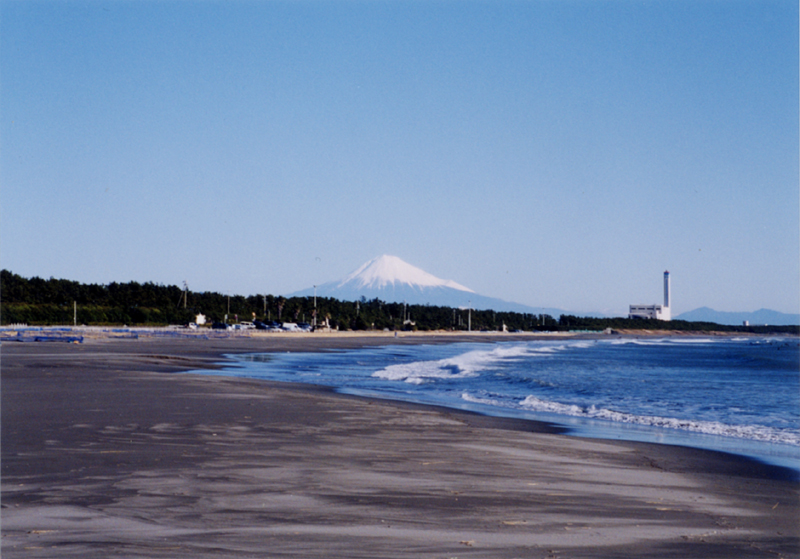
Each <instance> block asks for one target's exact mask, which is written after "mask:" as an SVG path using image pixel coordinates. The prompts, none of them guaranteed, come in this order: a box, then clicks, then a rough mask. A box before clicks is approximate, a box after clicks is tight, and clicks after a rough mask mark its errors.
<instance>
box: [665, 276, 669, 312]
mask: <svg viewBox="0 0 800 559" xmlns="http://www.w3.org/2000/svg"><path fill="white" fill-rule="evenodd" d="M664 306H665V307H666V308H669V271H666V272H664Z"/></svg>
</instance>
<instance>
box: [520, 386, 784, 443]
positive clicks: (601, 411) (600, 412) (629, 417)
mask: <svg viewBox="0 0 800 559" xmlns="http://www.w3.org/2000/svg"><path fill="white" fill-rule="evenodd" d="M520 406H521V407H522V408H524V409H529V410H533V411H541V412H548V413H556V414H561V415H570V416H575V417H586V418H590V419H605V420H608V421H616V422H619V423H633V424H637V425H646V426H650V427H664V428H667V429H679V430H683V431H692V432H695V433H705V434H707V435H720V436H724V437H737V438H741V439H750V440H756V441H764V442H769V443H779V444H791V445H795V446H800V433H798V432H796V431H794V430H792V431H789V430H780V429H774V428H771V427H765V426H763V425H728V424H725V423H720V422H717V421H700V420H688V419H677V418H674V417H659V416H652V415H635V414H630V413H622V412H617V411H613V410H609V409H605V408H598V407H595V406H589V407H581V406H577V405H574V404H562V403H559V402H553V401H549V400H542V399H540V398H537V397H536V396H528V397H526V398H525V399H524V400H522V401H521V402H520Z"/></svg>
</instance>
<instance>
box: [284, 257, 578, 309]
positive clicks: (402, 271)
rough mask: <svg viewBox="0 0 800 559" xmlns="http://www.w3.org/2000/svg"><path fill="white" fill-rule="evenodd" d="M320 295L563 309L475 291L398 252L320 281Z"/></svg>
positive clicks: (301, 294) (481, 306)
mask: <svg viewBox="0 0 800 559" xmlns="http://www.w3.org/2000/svg"><path fill="white" fill-rule="evenodd" d="M316 294H317V296H318V297H331V298H334V299H339V300H341V301H356V300H359V299H361V298H362V297H364V298H366V299H367V300H371V299H379V300H381V301H385V302H387V303H403V302H405V303H408V304H411V305H433V306H438V307H454V308H459V307H460V308H467V307H470V308H473V309H476V310H494V311H501V312H519V313H531V314H549V315H551V316H554V317H558V316H559V315H561V314H564V311H562V310H561V309H551V308H545V307H529V306H527V305H521V304H519V303H512V302H509V301H504V300H502V299H496V298H494V297H486V296H484V295H479V294H477V293H475V292H474V291H473V290H471V289H470V288H468V287H465V286H463V285H461V284H459V283H456V282H454V281H452V280H444V279H440V278H437V277H436V276H434V275H432V274H429V273H428V272H426V271H424V270H421V269H420V268H417V267H416V266H412V265H411V264H409V263H407V262H404V261H403V260H401V259H400V258H398V257H396V256H388V255H383V256H379V257H377V258H373V259H372V260H370V261H369V262H367V263H365V264H364V265H362V266H361V267H360V268H358V269H357V270H355V271H354V272H352V273H351V274H349V275H347V276H346V277H345V278H344V279H342V280H339V281H331V282H328V283H323V284H322V285H318V286H317V289H316ZM313 295H314V288H311V289H304V290H302V291H297V292H295V293H290V294H289V295H288V297H311V296H313Z"/></svg>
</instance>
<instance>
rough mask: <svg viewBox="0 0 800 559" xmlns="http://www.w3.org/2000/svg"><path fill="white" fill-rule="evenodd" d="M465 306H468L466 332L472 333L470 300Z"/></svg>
mask: <svg viewBox="0 0 800 559" xmlns="http://www.w3.org/2000/svg"><path fill="white" fill-rule="evenodd" d="M467 305H468V306H469V309H468V310H467V313H468V314H467V332H472V300H470V301H469V302H468V303H467Z"/></svg>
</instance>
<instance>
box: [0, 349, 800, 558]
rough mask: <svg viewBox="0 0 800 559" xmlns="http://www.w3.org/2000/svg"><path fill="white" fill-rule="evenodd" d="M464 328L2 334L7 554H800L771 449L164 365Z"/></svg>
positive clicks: (794, 505)
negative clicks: (760, 454) (69, 338)
mask: <svg viewBox="0 0 800 559" xmlns="http://www.w3.org/2000/svg"><path fill="white" fill-rule="evenodd" d="M459 339H462V338H458V337H446V338H443V337H434V338H430V337H421V336H418V337H400V338H387V337H378V336H373V337H356V336H346V337H333V336H324V335H314V336H309V335H305V336H280V335H276V336H268V337H258V338H249V339H248V338H242V339H212V340H201V339H182V340H163V339H139V340H108V339H97V340H88V341H87V342H86V343H83V344H65V343H13V342H12V343H9V342H6V343H3V344H2V347H1V348H0V355H1V358H2V361H1V362H0V366H1V367H2V386H1V388H2V410H1V411H2V440H1V441H0V442H1V444H2V510H1V511H0V512H1V513H2V517H1V519H2V555H3V557H4V558H16V557H25V558H38V557H43V558H44V557H47V558H54V557H82V558H86V557H187V558H188V557H192V558H198V557H199V558H202V557H215V558H216V557H421V558H429V557H430V558H452V557H461V558H463V557H492V558H506V557H507V558H512V557H542V558H566V557H631V558H633V557H637V558H646V557H675V558H678V557H680V558H681V559H684V558H686V557H720V558H722V557H725V558H730V557H772V558H774V557H800V550H799V546H798V521H800V500H799V499H798V497H799V496H800V492H799V491H798V489H799V488H800V485H799V484H798V483H797V482H796V481H790V480H787V479H784V478H783V474H784V473H785V471H783V470H781V469H779V468H773V467H768V466H764V465H761V464H758V463H756V462H752V461H748V460H745V459H741V458H739V457H735V456H731V455H726V454H722V453H716V452H707V451H701V450H693V449H687V448H682V447H669V446H663V445H656V444H645V443H633V442H621V441H601V440H588V439H580V438H576V437H568V436H564V435H560V434H558V429H556V428H554V427H553V426H550V425H547V424H543V423H537V422H530V421H522V420H510V419H499V418H490V417H484V416H480V415H476V414H469V413H462V412H457V411H453V410H446V409H438V408H432V407H425V406H416V405H409V404H402V403H393V402H385V401H375V400H370V399H364V398H356V397H351V396H344V395H339V394H335V393H332V392H331V391H329V390H327V389H324V388H316V387H311V386H302V385H285V384H280V383H265V382H260V381H253V380H247V379H234V378H229V377H214V376H205V375H193V374H173V373H175V372H178V371H182V370H188V369H196V368H205V367H214V366H215V364H217V363H219V362H221V361H222V360H223V358H222V355H223V354H226V353H236V352H253V351H308V350H314V349H316V350H319V349H323V348H337V347H359V346H363V345H385V344H388V343H404V344H405V343H420V342H422V341H425V342H433V343H440V342H441V343H445V342H449V341H458V340H459ZM483 339H485V338H483Z"/></svg>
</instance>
